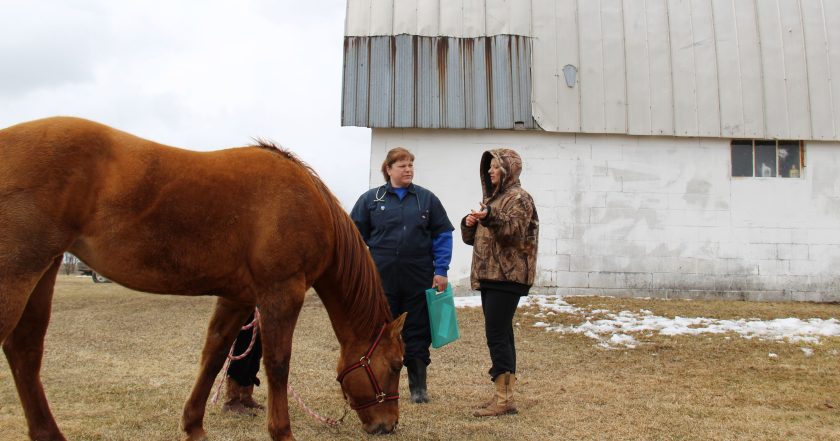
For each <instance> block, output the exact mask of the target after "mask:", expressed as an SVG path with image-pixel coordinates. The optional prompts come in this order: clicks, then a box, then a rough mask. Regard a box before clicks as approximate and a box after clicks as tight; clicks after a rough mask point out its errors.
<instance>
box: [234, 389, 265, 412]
mask: <svg viewBox="0 0 840 441" xmlns="http://www.w3.org/2000/svg"><path fill="white" fill-rule="evenodd" d="M239 401H240V402H242V405H243V406H245V407H247V408H248V409H259V410H262V409H265V406H263V405H262V404H260V403H257V402H256V401H254V385H253V384H252V385H250V386H245V387H240V388H239Z"/></svg>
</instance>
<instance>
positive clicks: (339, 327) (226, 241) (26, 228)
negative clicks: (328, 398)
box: [0, 117, 405, 441]
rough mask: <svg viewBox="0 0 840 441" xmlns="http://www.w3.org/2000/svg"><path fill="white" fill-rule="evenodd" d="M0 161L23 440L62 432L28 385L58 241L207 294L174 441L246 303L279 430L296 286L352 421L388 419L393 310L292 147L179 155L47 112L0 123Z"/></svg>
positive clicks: (108, 267)
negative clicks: (313, 307) (314, 318)
mask: <svg viewBox="0 0 840 441" xmlns="http://www.w3.org/2000/svg"><path fill="white" fill-rule="evenodd" d="M0 158H2V159H0V341H2V342H3V351H4V352H5V354H6V358H7V360H8V362H9V366H10V368H11V371H12V373H13V376H14V380H15V385H16V386H17V390H18V395H19V396H20V401H21V404H22V405H23V409H24V412H25V414H26V421H27V424H28V427H29V437H30V438H31V439H33V440H50V441H52V440H64V439H65V438H64V436H63V435H62V434H61V431H60V430H59V429H58V426H57V425H56V422H55V419H54V418H53V415H52V413H51V412H50V409H49V405H48V404H47V399H46V396H45V394H44V389H43V387H42V385H41V380H40V369H41V360H42V357H43V351H44V335H45V334H46V330H47V325H48V323H49V320H50V306H51V303H52V297H53V286H54V284H55V280H56V274H57V272H58V268H59V265H60V263H61V258H62V255H63V253H64V252H65V251H69V252H71V253H73V254H75V255H76V256H78V257H79V258H81V259H82V260H83V261H85V262H86V263H87V264H88V265H90V267H91V268H93V269H95V270H96V272H97V273H100V274H102V275H103V276H105V277H107V278H109V279H111V280H113V281H114V282H117V283H119V284H121V285H124V286H126V287H129V288H131V289H135V290H138V291H145V292H150V293H162V294H177V295H188V296H196V295H213V296H217V297H218V299H217V301H216V305H215V309H214V311H213V314H212V317H211V319H210V323H209V326H208V329H207V337H206V341H205V343H204V349H203V351H202V354H201V365H200V369H199V374H198V378H197V379H196V382H195V385H194V386H193V389H192V392H191V394H190V396H189V398H188V399H187V402H186V404H185V405H184V413H183V418H182V425H183V426H182V429H183V430H184V432H185V433H186V438H185V439H187V440H200V439H206V435H205V432H204V428H203V419H204V412H205V406H206V403H207V398H208V395H209V393H210V389H211V388H212V385H213V381H214V378H215V376H216V375H217V374H218V372H219V370H220V369H221V367H222V365H223V363H224V361H225V356H226V354H227V351H228V349H229V348H230V346H231V344H232V343H233V341H234V339H235V338H236V335H237V332H238V330H239V328H240V326H242V324H243V323H244V322H245V321H246V319H247V317H248V314H249V313H250V312H252V311H253V310H254V307H255V306H257V307H259V309H260V314H261V316H262V318H261V321H260V331H261V332H262V345H263V363H264V366H265V374H266V377H267V380H268V410H267V414H268V418H267V419H268V431H269V433H270V435H271V439H273V440H288V439H293V437H292V433H291V426H290V425H289V409H288V401H287V395H286V387H287V381H288V377H289V360H290V356H291V349H292V333H293V331H294V327H295V323H296V322H297V318H298V315H299V312H300V309H301V305H302V304H303V300H304V294H305V292H306V291H307V289H308V288H309V287H310V286H314V288H315V290H316V291H317V293H318V296H319V297H320V298H321V300H322V302H323V304H324V306H325V308H326V310H327V313H328V315H329V317H330V321H331V323H332V327H333V331H334V332H335V335H336V337H337V339H338V341H339V343H340V346H341V349H340V355H339V359H338V364H337V372H339V373H340V375H339V382H340V386H341V389H342V391H343V393H344V395H345V398H346V399H347V401H348V402H349V403H350V405H351V407H352V408H353V409H355V410H356V412H357V414H358V416H359V419H360V420H361V422H362V427H363V428H364V430H365V431H367V432H369V433H389V432H392V431H393V430H395V428H396V425H397V420H398V418H399V407H398V399H397V398H398V395H397V391H398V388H399V384H398V383H399V372H400V369H401V367H402V356H403V350H404V346H403V343H402V340H401V339H400V331H401V330H402V326H403V323H404V320H405V315H402V316H400V317H399V318H398V319H396V320H392V317H391V313H390V310H389V308H388V303H387V301H386V299H385V294H384V292H383V289H382V285H381V283H380V281H379V276H378V274H377V272H376V268H375V266H374V264H373V261H372V260H371V257H370V254H369V252H368V250H367V247H366V246H365V243H364V242H363V240H362V238H361V236H360V235H359V233H358V232H357V231H356V228H355V226H354V224H353V223H352V221H351V220H350V218H349V217H348V216H347V214H346V212H345V211H344V210H343V209H342V208H341V206H340V204H339V202H338V201H337V200H336V198H335V197H334V196H333V195H332V193H330V191H329V190H328V189H327V188H326V186H325V185H324V183H323V182H322V181H321V180H320V179H319V178H318V177H317V175H316V174H315V173H314V171H312V170H311V169H310V168H309V167H308V166H306V165H305V164H303V163H302V162H301V161H300V160H298V159H296V158H295V157H294V156H293V155H292V154H291V153H289V152H286V151H283V150H281V149H278V148H276V147H274V146H273V145H270V144H267V143H263V142H260V143H259V145H256V146H250V147H242V148H232V149H227V150H220V151H214V152H194V151H189V150H182V149H177V148H174V147H168V146H164V145H161V144H157V143H154V142H151V141H147V140H144V139H141V138H138V137H135V136H132V135H130V134H128V133H125V132H121V131H118V130H115V129H112V128H110V127H107V126H104V125H101V124H97V123H94V122H91V121H86V120H83V119H77V118H65V117H58V118H48V119H43V120H38V121H32V122H28V123H23V124H19V125H16V126H12V127H8V128H6V129H3V130H0ZM162 319H163V320H172V321H173V322H174V321H176V320H177V317H168V318H167V317H163V318H162Z"/></svg>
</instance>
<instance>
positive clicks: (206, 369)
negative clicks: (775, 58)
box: [181, 298, 254, 441]
mask: <svg viewBox="0 0 840 441" xmlns="http://www.w3.org/2000/svg"><path fill="white" fill-rule="evenodd" d="M253 310H254V309H253V306H248V305H243V304H241V303H235V302H231V301H230V300H227V299H223V298H219V299H218V300H217V301H216V308H215V309H214V311H213V316H212V317H211V318H210V324H209V325H208V327H207V338H206V340H205V342H204V350H203V351H202V352H201V366H200V368H199V372H198V378H196V380H195V385H194V386H193V389H192V392H191V393H190V397H189V398H188V399H187V402H186V404H185V405H184V416H183V418H182V420H181V421H182V424H183V429H184V432H185V433H186V434H187V437H186V440H188V441H199V440H205V439H207V437H206V434H205V432H204V412H205V408H206V406H207V397H208V396H210V390H211V389H212V388H213V381H214V380H215V378H216V375H217V374H218V373H219V371H220V370H221V369H222V366H223V365H224V363H225V357H227V354H228V351H229V350H230V347H231V345H232V344H233V341H234V340H236V336H237V334H238V333H239V330H240V328H241V327H242V325H243V324H244V323H245V320H247V319H248V315H249V314H250V313H251V312H253Z"/></svg>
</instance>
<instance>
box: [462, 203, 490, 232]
mask: <svg viewBox="0 0 840 441" xmlns="http://www.w3.org/2000/svg"><path fill="white" fill-rule="evenodd" d="M479 204H480V205H481V210H479V211H475V210H470V214H468V215H467V217H466V219H464V223H465V224H466V225H467V226H468V227H473V226H475V224H477V223H478V221H480V220H482V219H484V218H485V217H487V206H486V205H484V203H482V202H479Z"/></svg>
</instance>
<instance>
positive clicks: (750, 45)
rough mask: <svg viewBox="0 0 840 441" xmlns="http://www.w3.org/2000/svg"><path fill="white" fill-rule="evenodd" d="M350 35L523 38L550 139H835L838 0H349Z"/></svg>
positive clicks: (839, 105) (535, 102)
mask: <svg viewBox="0 0 840 441" xmlns="http://www.w3.org/2000/svg"><path fill="white" fill-rule="evenodd" d="M345 34H346V35H347V36H372V35H400V34H409V35H420V36H451V37H459V38H475V37H486V36H494V35H502V34H504V35H508V34H509V35H520V36H526V37H530V38H532V39H533V49H534V50H533V59H532V62H531V69H532V78H533V80H534V83H533V88H532V97H531V100H532V106H531V107H532V109H533V117H534V119H535V120H536V121H537V123H538V124H539V125H540V126H541V128H543V129H545V130H548V131H560V132H584V133H615V134H637V135H676V136H706V137H726V138H729V137H738V138H779V139H806V140H840V79H837V77H840V2H838V1H836V0H830V1H829V0H645V1H639V0H598V1H594V0H348V12H347V24H346V31H345ZM568 64H571V65H573V66H575V67H576V68H577V69H578V77H577V82H576V84H575V85H574V86H573V87H571V88H570V87H567V86H566V83H565V80H564V76H563V71H562V70H563V67H564V66H565V65H568Z"/></svg>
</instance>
